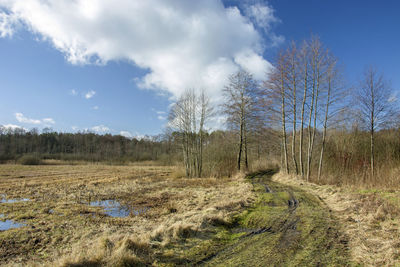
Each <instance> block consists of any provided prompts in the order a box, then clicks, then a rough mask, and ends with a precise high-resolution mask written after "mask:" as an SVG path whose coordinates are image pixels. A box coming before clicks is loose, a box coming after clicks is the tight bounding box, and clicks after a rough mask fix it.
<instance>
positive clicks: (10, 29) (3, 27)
mask: <svg viewBox="0 0 400 267" xmlns="http://www.w3.org/2000/svg"><path fill="white" fill-rule="evenodd" d="M0 4H1V3H0ZM17 22H18V17H17V16H15V15H13V14H7V13H4V12H0V37H3V38H4V37H7V36H12V35H13V34H14V28H15V27H16V26H17V25H18V23H17Z"/></svg>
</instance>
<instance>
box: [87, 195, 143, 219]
mask: <svg viewBox="0 0 400 267" xmlns="http://www.w3.org/2000/svg"><path fill="white" fill-rule="evenodd" d="M90 206H92V207H102V208H103V209H104V212H105V214H107V215H108V216H111V217H118V218H123V217H128V216H129V215H130V214H132V215H135V216H138V215H141V214H144V213H145V212H146V211H147V210H148V209H149V208H147V207H143V208H129V207H127V206H123V205H121V204H120V203H119V202H118V201H116V200H112V199H109V200H102V201H93V202H90Z"/></svg>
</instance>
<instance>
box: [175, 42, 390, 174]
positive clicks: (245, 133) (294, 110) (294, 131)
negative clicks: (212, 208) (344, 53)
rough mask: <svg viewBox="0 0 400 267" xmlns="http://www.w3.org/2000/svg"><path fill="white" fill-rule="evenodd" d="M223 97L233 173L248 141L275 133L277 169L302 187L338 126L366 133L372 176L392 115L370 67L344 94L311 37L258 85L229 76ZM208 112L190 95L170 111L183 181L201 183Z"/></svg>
mask: <svg viewBox="0 0 400 267" xmlns="http://www.w3.org/2000/svg"><path fill="white" fill-rule="evenodd" d="M223 96H224V103H223V104H222V106H221V109H222V112H223V114H224V116H225V117H226V119H227V126H228V130H229V131H230V132H231V133H233V134H236V136H237V142H235V143H234V144H232V145H233V146H234V147H235V151H236V159H237V162H236V165H237V170H238V171H241V170H243V169H244V170H248V169H249V147H250V145H249V143H250V142H251V137H253V140H255V139H257V140H258V141H256V142H259V140H260V137H262V132H263V131H264V132H265V131H270V132H274V131H275V132H280V140H281V142H280V143H281V169H282V170H283V171H284V172H286V173H293V174H296V175H300V176H301V177H303V178H306V179H307V180H309V179H310V177H311V175H312V173H314V174H316V176H317V178H318V180H319V179H320V177H321V175H322V170H323V164H324V157H325V151H326V143H327V138H328V134H329V131H328V129H330V128H333V127H332V126H334V125H338V124H339V123H340V122H343V121H347V122H348V121H352V123H353V124H359V125H362V126H363V127H364V128H365V129H367V130H368V132H369V134H370V169H371V176H373V175H374V166H375V163H374V142H375V132H376V131H377V130H380V129H383V128H384V127H385V126H386V125H388V124H390V122H393V118H394V117H395V115H396V114H397V112H396V111H395V108H394V107H395V106H394V102H395V97H394V95H392V91H391V89H390V86H389V85H388V84H387V82H386V81H385V80H384V78H383V76H382V75H380V74H379V73H378V72H377V71H376V70H375V69H374V68H372V67H370V68H369V69H367V71H366V72H365V75H364V77H363V79H362V81H361V83H360V85H359V86H357V87H346V86H345V85H344V82H343V74H342V71H341V69H340V68H339V67H338V61H337V59H336V58H335V57H334V56H333V54H332V53H331V52H330V51H329V50H328V49H327V48H326V47H324V46H323V45H322V43H321V42H320V40H319V38H318V37H312V38H311V39H309V40H306V41H303V42H302V43H300V44H297V43H295V42H292V43H291V44H290V45H289V46H288V47H287V48H285V49H282V50H281V51H280V53H279V54H278V56H277V60H276V61H275V64H274V67H273V69H272V71H271V72H270V73H268V74H266V79H265V81H258V80H256V79H254V78H253V76H252V75H251V74H250V73H249V72H247V71H246V70H243V69H240V70H239V71H237V72H235V73H234V74H232V75H230V76H229V81H228V84H227V85H226V86H225V88H224V90H223ZM350 96H353V97H350ZM354 96H356V97H354ZM212 110H213V109H212V108H211V106H210V101H209V99H208V97H207V96H206V95H205V93H204V92H202V93H200V94H197V93H196V92H195V91H194V90H188V91H186V92H185V93H184V94H183V95H182V96H181V97H180V99H179V100H178V101H177V102H176V103H175V104H174V105H173V107H172V109H171V112H170V118H169V122H170V125H171V126H172V127H173V128H174V129H176V130H177V131H178V133H179V135H180V140H181V150H182V153H183V154H182V155H183V161H184V165H185V169H186V175H187V176H188V177H199V176H201V175H202V162H203V148H204V144H205V142H204V136H205V123H206V121H207V120H208V119H209V118H210V116H211V114H212ZM342 125H343V123H342ZM277 127H279V128H280V130H279V131H278V130H277ZM260 133H261V134H260ZM255 136H256V137H255ZM266 136H267V135H266ZM268 136H271V135H268ZM254 137H255V138H254ZM261 143H262V142H259V144H261ZM258 147H259V146H258ZM316 154H317V155H318V156H316ZM314 169H316V171H314Z"/></svg>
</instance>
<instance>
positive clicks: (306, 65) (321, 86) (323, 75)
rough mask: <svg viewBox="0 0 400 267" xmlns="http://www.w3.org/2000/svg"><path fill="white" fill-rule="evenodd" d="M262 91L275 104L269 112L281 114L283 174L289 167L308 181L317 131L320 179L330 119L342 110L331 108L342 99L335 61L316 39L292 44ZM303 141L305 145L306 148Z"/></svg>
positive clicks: (338, 107) (339, 78) (280, 57)
mask: <svg viewBox="0 0 400 267" xmlns="http://www.w3.org/2000/svg"><path fill="white" fill-rule="evenodd" d="M264 90H265V91H266V95H267V96H268V97H269V98H271V99H275V100H276V101H274V102H272V106H271V107H269V109H270V110H271V111H272V112H276V113H277V114H278V113H279V114H280V116H279V117H280V125H281V129H282V130H281V132H282V134H281V138H282V166H283V170H284V171H285V172H287V173H289V172H290V171H291V170H290V167H292V169H293V173H295V174H296V175H297V174H299V175H301V176H302V177H304V176H306V177H307V180H308V179H309V178H310V175H311V171H312V160H313V153H314V152H315V137H316V133H317V129H318V128H322V132H323V136H322V142H321V146H320V147H321V148H320V159H319V164H318V176H320V175H321V170H322V162H323V157H324V146H325V138H326V130H327V127H328V124H329V119H330V118H331V116H332V115H333V114H334V113H336V112H337V111H338V109H341V108H342V106H341V105H333V104H334V103H335V102H337V100H338V99H342V98H343V97H344V90H343V86H342V84H341V77H340V72H339V70H338V67H337V61H336V59H335V57H334V56H333V55H332V54H331V53H330V52H329V51H328V49H326V48H324V47H323V45H322V44H321V42H320V41H319V39H318V38H316V37H313V38H312V39H311V40H310V41H304V42H303V43H302V44H301V45H300V46H298V45H297V44H295V43H292V44H291V45H290V46H289V47H288V48H287V49H285V50H282V51H281V52H280V53H279V55H278V58H277V61H276V64H275V68H274V70H273V71H272V73H271V74H270V75H269V79H268V80H267V81H266V82H265V83H264ZM332 107H334V108H332ZM277 118H278V116H277ZM298 126H299V129H298ZM288 129H289V130H291V154H290V157H291V161H292V164H289V152H288V150H289V149H288V142H289V139H290V138H289V137H290V136H288ZM297 134H299V142H298V143H297ZM305 135H306V136H305ZM305 137H307V139H306V140H305ZM304 141H306V142H307V144H306V147H304V146H305V145H304ZM296 147H298V150H297V149H296ZM297 153H298V158H297Z"/></svg>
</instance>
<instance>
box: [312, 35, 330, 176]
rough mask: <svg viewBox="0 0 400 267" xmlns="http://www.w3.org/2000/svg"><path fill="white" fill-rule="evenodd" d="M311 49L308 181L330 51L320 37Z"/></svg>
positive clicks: (315, 39)
mask: <svg viewBox="0 0 400 267" xmlns="http://www.w3.org/2000/svg"><path fill="white" fill-rule="evenodd" d="M309 47H310V60H311V68H310V71H311V100H310V105H309V107H310V110H309V111H310V113H309V117H308V151H307V181H309V180H310V175H311V163H312V156H313V149H314V140H315V134H316V131H317V119H318V111H319V109H320V106H319V102H318V101H319V100H320V92H321V85H322V82H323V80H324V77H325V75H326V74H327V67H328V64H327V63H328V61H327V55H328V51H327V50H326V49H324V48H323V47H322V44H321V42H320V40H319V38H318V37H313V38H312V39H311V43H310V45H309ZM312 121H313V122H312ZM311 123H312V124H311Z"/></svg>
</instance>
